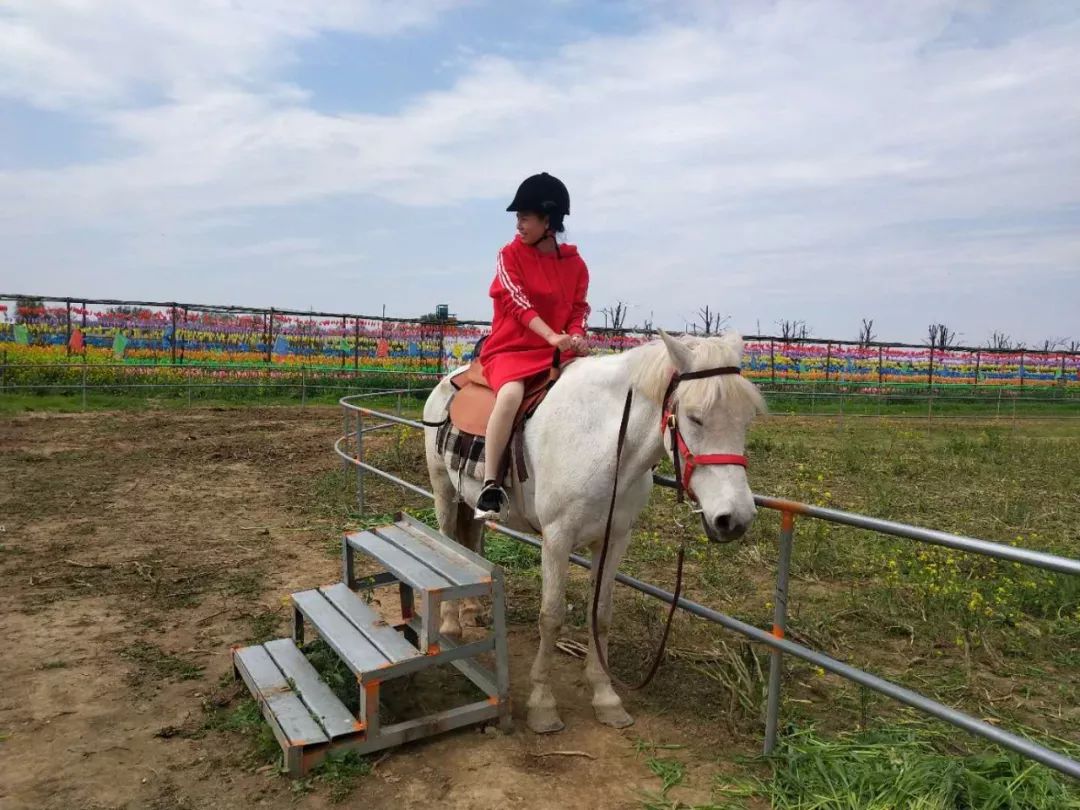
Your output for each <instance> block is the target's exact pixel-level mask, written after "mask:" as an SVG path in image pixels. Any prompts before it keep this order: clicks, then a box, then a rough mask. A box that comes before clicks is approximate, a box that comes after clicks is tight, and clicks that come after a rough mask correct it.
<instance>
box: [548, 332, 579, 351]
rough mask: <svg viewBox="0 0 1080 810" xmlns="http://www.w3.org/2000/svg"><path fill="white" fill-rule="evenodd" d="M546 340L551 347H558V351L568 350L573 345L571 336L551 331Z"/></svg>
mask: <svg viewBox="0 0 1080 810" xmlns="http://www.w3.org/2000/svg"><path fill="white" fill-rule="evenodd" d="M547 342H548V344H549V345H551V346H552V347H553V348H555V349H558V350H559V351H560V352H568V351H570V350H571V348H572V347H573V345H574V343H573V338H571V337H570V335H567V334H565V333H564V334H558V335H557V334H555V333H552V334H551V335H550V336H548V339H547Z"/></svg>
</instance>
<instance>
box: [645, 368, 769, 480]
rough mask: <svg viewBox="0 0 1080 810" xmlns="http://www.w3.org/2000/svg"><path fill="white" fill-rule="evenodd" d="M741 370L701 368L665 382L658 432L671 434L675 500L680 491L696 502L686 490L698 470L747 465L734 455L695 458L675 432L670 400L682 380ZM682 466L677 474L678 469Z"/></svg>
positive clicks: (745, 461)
mask: <svg viewBox="0 0 1080 810" xmlns="http://www.w3.org/2000/svg"><path fill="white" fill-rule="evenodd" d="M741 373H742V369H741V368H739V367H738V366H720V367H718V368H709V369H703V370H701V371H689V372H687V373H686V374H679V373H678V372H675V374H673V375H672V376H671V382H670V383H668V387H667V392H666V393H665V394H664V406H663V409H662V413H661V417H660V432H661V433H663V432H664V429H665V428H667V429H668V430H670V431H671V460H672V463H673V464H674V465H675V483H676V497H677V499H678V500H679V501H682V499H683V492H684V491H685V492H687V493H689V495H690V497H691V498H693V499H694V500H697V499H696V498H695V496H694V490H693V489H692V488H691V487H690V478H691V476H692V475H693V474H694V470H695V469H697V468H698V467H708V466H721V465H730V466H737V467H743V468H745V467H746V466H747V464H748V462H747V459H746V456H743V455H738V454H736V453H703V454H701V455H695V454H694V453H693V452H691V450H690V448H689V447H688V446H687V444H686V441H685V440H684V439H683V437H682V433H681V432H680V431H679V419H678V417H677V416H676V415H675V410H674V409H673V408H670V407H669V403H670V402H671V397H672V396H673V395H674V393H675V389H676V388H678V387H679V383H681V382H683V381H685V380H700V379H704V378H706V377H719V376H722V375H725V374H741ZM680 467H682V472H681V474H680V471H679V468H680Z"/></svg>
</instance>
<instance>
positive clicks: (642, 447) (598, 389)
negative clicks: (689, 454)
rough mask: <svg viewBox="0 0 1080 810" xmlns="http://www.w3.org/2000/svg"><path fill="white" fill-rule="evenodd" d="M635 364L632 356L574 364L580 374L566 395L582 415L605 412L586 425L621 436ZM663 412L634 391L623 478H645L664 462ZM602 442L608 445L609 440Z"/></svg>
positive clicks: (572, 381)
mask: <svg viewBox="0 0 1080 810" xmlns="http://www.w3.org/2000/svg"><path fill="white" fill-rule="evenodd" d="M631 363H632V358H631V357H630V356H629V355H628V354H621V355H616V356H611V355H608V356H605V357H601V358H587V359H585V360H579V361H578V362H577V363H575V364H574V365H575V366H577V367H578V368H577V372H576V373H575V374H574V375H573V376H572V377H571V378H570V379H567V380H566V381H565V382H566V383H570V385H568V386H567V389H566V390H565V393H566V394H567V395H569V396H570V397H572V399H573V400H574V401H575V403H574V405H573V407H574V408H575V409H577V411H578V413H582V414H584V413H588V412H593V413H595V412H596V411H597V409H599V410H600V411H601V412H602V417H601V418H592V419H588V420H586V421H587V422H588V423H591V424H595V425H602V426H603V427H602V428H600V430H602V432H603V433H604V434H605V436H606V435H609V434H610V435H611V436H612V437H614V436H615V435H617V431H618V429H619V425H620V422H621V420H622V415H623V408H624V407H625V403H626V392H627V391H628V390H629V389H630V379H631V371H632V366H631ZM558 389H559V386H556V387H555V391H558ZM553 393H554V392H553ZM660 410H661V408H660V406H659V405H658V404H657V403H655V402H653V401H652V400H651V399H649V398H648V397H646V396H645V395H644V394H642V393H641V392H640V391H637V390H635V391H634V395H633V399H632V403H631V408H630V418H629V421H628V423H627V430H626V443H625V445H624V447H623V455H622V462H621V464H620V469H621V473H620V475H621V476H626V477H631V476H636V475H643V474H645V473H647V472H648V471H649V470H650V469H652V468H653V467H654V466H656V465H657V464H658V463H659V462H660V461H661V460H662V459H663V457H664V444H663V435H662V433H661V430H660ZM601 441H603V442H606V441H607V439H606V438H605V439H601ZM612 452H614V445H612Z"/></svg>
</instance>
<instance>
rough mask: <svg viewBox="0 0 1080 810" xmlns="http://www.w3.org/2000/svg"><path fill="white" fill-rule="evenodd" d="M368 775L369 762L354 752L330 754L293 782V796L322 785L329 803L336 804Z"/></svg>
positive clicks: (343, 799)
mask: <svg viewBox="0 0 1080 810" xmlns="http://www.w3.org/2000/svg"><path fill="white" fill-rule="evenodd" d="M370 773H371V762H370V760H368V759H366V758H365V757H362V756H360V755H358V754H357V753H356V752H355V751H346V752H345V753H342V754H330V755H329V756H328V757H327V758H326V759H324V760H323V761H322V762H320V763H319V764H318V765H317V766H316V767H315V768H314V769H312V771H311V773H310V774H309V775H308V776H306V777H304V778H303V779H297V780H295V781H294V782H293V784H292V790H293V793H294V794H296V795H298V796H302V795H306V794H308V793H311V792H312V791H314V790H315V789H316V788H317V787H318V786H319V785H324V786H326V787H327V788H328V793H329V797H330V801H331V802H332V803H333V804H338V803H340V802H343V801H345V800H346V799H347V798H349V796H350V795H351V794H352V792H353V790H354V789H355V788H356V786H357V784H358V783H359V782H360V780H361V779H363V778H364V777H365V776H367V775H368V774H370Z"/></svg>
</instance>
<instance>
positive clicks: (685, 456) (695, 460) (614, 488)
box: [591, 366, 747, 691]
mask: <svg viewBox="0 0 1080 810" xmlns="http://www.w3.org/2000/svg"><path fill="white" fill-rule="evenodd" d="M740 373H742V369H740V368H739V367H738V366H719V367H717V368H710V369H703V370H701V371H690V372H687V373H685V374H679V373H678V372H676V373H675V374H673V375H672V377H671V382H669V383H668V387H667V391H666V392H665V394H664V402H663V405H662V407H661V414H662V415H661V417H660V432H661V435H662V434H663V431H664V430H665V428H666V429H668V430H670V432H671V458H672V463H673V464H674V465H675V481H676V493H677V494H676V499H677V502H678V503H682V502H683V493H684V492H685V493H686V494H688V495H689V496H690V499H691V500H692V501H694V502H695V503H696V502H697V497H696V496H695V495H694V491H693V490H692V489H691V488H690V477H691V476H692V475H693V474H694V470H695V469H696V468H698V467H705V466H710V465H737V466H740V467H746V466H747V461H746V456H743V455H736V454H733V453H712V454H705V455H694V454H693V453H692V452H691V451H690V448H689V447H687V445H686V441H685V440H684V439H683V437H682V434H681V433H680V432H679V420H678V417H677V415H676V413H675V408H674V407H669V404H670V402H671V398H672V397H673V396H674V394H675V390H676V389H677V388H678V387H679V383H681V382H684V381H686V380H701V379H705V378H707V377H719V376H722V375H726V374H740ZM633 401H634V389H633V388H628V389H627V391H626V403H625V404H624V405H623V412H622V421H621V422H620V423H619V438H618V440H617V441H616V443H615V481H614V483H613V484H612V485H611V502H610V503H609V504H608V515H607V524H606V525H605V527H604V544H603V546H601V548H600V559H599V561H598V562H597V564H596V581H595V583H594V585H593V600H592V617H591V625H592V641H593V648H594V649H595V650H596V658H597V660H598V661H599V662H600V667H601V668H602V669H603V670H604V674H606V675H607V676H608V678H609V679H611V680H612V681H614V682H615V683H617V684H619V686H621V687H622V688H624V689H628V690H630V691H637V690H638V689H644V688H645V687H646V686H648V685H649V684H650V683H651V682H652V679H653V678H654V677H655V676H656V673H657V671H658V670H659V669H660V662H661V660H663V657H664V650H665V649H666V648H667V641H668V636H669V635H670V634H671V624H672V620H673V619H674V618H675V608H676V607H677V606H678V604H679V597H680V596H681V595H682V586H683V562H684V560H685V557H686V540H685V539H683V541H682V542H681V543H679V555H678V558H677V560H676V571H675V591H674V596H673V597H672V600H671V607H670V609H669V610H668V614H667V619H666V620H665V621H664V633H663V635H662V636H661V637H660V645H659V646H658V647H657V649H656V655H655V656H654V657H653V660H652V664H651V665H650V666H649V671H648V673H647V674H646V675H645V678H644V679H643V680H642V681H641V682H640V683H637V684H634V685H630V684H627V683H625V682H624V681H623V680H622V679H621V678H619V677H618V676H617V675H614V674H612V672H611V669H610V668H609V667H608V662H607V657H606V656H605V654H604V651H603V649H602V648H601V646H600V630H599V628H598V627H597V622H596V615H597V613H598V612H599V607H600V588H601V583H602V582H603V577H604V565H605V563H606V562H607V554H608V546H609V545H610V542H611V523H612V520H613V519H614V516H615V497H616V495H617V494H618V491H619V467H620V462H621V460H622V452H623V446H624V445H625V444H626V433H627V429H628V427H629V424H630V406H631V405H632V404H633ZM680 462H683V464H684V466H683V473H682V474H681V475H680V472H679V468H680Z"/></svg>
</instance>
